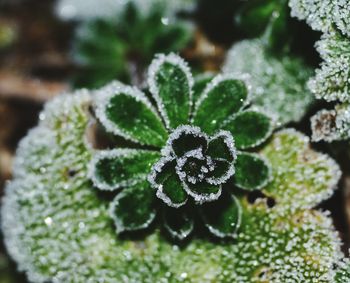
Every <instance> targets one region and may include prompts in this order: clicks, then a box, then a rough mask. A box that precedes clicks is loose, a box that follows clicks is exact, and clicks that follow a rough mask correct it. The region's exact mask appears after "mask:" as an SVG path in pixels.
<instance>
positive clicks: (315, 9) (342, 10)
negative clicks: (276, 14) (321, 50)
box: [289, 0, 350, 36]
mask: <svg viewBox="0 0 350 283" xmlns="http://www.w3.org/2000/svg"><path fill="white" fill-rule="evenodd" d="M289 6H290V8H291V14H292V16H294V17H297V18H298V19H300V20H306V22H307V23H308V24H309V25H310V26H311V27H312V28H313V29H314V30H319V31H322V32H328V31H330V30H332V29H333V25H334V24H335V25H336V27H337V28H338V29H339V30H340V31H341V32H342V33H343V34H344V35H348V36H350V28H349V26H350V22H349V19H350V3H349V1H347V0H290V1H289Z"/></svg>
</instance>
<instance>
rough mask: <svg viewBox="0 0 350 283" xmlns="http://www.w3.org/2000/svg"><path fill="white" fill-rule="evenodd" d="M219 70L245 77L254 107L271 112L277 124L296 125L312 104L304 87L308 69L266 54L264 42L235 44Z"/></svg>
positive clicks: (295, 61)
mask: <svg viewBox="0 0 350 283" xmlns="http://www.w3.org/2000/svg"><path fill="white" fill-rule="evenodd" d="M223 70H224V71H225V72H234V73H247V74H249V75H250V76H251V79H250V82H251V85H252V94H253V95H252V96H253V98H252V99H253V101H254V104H255V105H257V106H259V107H261V108H262V109H264V110H265V111H267V112H269V113H271V115H273V116H274V117H275V118H276V120H277V121H278V122H279V124H280V125H285V124H287V123H290V122H299V121H300V120H301V119H302V118H303V117H304V116H305V114H306V112H307V110H308V109H309V108H310V106H311V104H312V103H313V97H312V94H311V93H310V91H308V89H307V85H306V83H307V81H308V79H309V77H310V76H311V74H312V72H311V70H310V68H309V67H308V66H306V65H305V63H304V62H303V61H302V60H301V59H300V58H298V57H295V56H290V55H288V54H283V55H281V56H276V55H274V54H273V53H272V52H269V51H268V50H267V47H266V45H265V43H264V39H253V40H243V41H241V42H238V43H236V44H235V45H234V46H233V47H232V48H231V49H230V51H229V53H228V55H227V58H226V61H225V65H224V67H223Z"/></svg>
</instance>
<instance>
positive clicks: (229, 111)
mask: <svg viewBox="0 0 350 283" xmlns="http://www.w3.org/2000/svg"><path fill="white" fill-rule="evenodd" d="M247 98H248V89H247V87H246V85H245V83H244V82H243V81H242V80H240V79H237V78H235V77H233V76H231V75H229V76H227V75H226V76H222V75H219V76H217V77H216V78H215V79H214V80H213V81H212V83H210V84H209V86H208V87H207V88H206V90H205V91H204V93H203V94H202V95H201V97H200V98H199V99H198V101H197V103H196V107H195V114H194V118H193V122H194V124H195V125H197V126H199V127H200V128H201V129H202V130H203V131H205V132H206V133H208V134H213V133H214V132H215V131H217V130H219V129H220V128H221V126H222V123H223V122H224V121H225V120H227V118H228V117H230V116H232V115H233V114H235V113H237V112H238V111H239V110H240V109H242V107H243V106H245V104H246V103H247Z"/></svg>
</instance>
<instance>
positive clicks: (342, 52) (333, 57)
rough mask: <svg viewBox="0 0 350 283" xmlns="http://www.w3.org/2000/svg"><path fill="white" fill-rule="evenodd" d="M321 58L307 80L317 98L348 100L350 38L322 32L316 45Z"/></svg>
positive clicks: (349, 92) (349, 86)
mask: <svg viewBox="0 0 350 283" xmlns="http://www.w3.org/2000/svg"><path fill="white" fill-rule="evenodd" d="M316 48H317V51H318V52H319V53H320V56H321V58H322V60H323V62H322V63H321V68H320V69H318V70H316V75H315V77H314V78H313V79H311V80H310V82H309V88H310V90H311V91H312V93H313V94H314V95H315V96H316V98H318V99H325V100H326V101H341V102H349V101H350V38H347V37H345V36H343V35H342V34H340V33H338V32H333V33H330V34H324V35H323V36H322V39H321V40H320V41H319V42H318V43H317V45H316Z"/></svg>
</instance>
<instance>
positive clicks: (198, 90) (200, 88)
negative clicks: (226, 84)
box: [193, 73, 214, 102]
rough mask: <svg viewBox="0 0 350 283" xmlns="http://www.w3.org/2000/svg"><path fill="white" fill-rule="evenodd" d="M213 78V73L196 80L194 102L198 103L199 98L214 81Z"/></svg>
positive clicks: (198, 77) (200, 76) (197, 77)
mask: <svg viewBox="0 0 350 283" xmlns="http://www.w3.org/2000/svg"><path fill="white" fill-rule="evenodd" d="M213 78H214V75H213V74H212V73H205V74H203V75H199V76H196V77H195V78H194V85H193V102H196V101H197V100H198V99H199V97H200V96H201V95H202V94H203V92H204V90H205V89H206V87H207V85H208V84H209V83H210V82H211V81H212V80H213Z"/></svg>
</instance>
